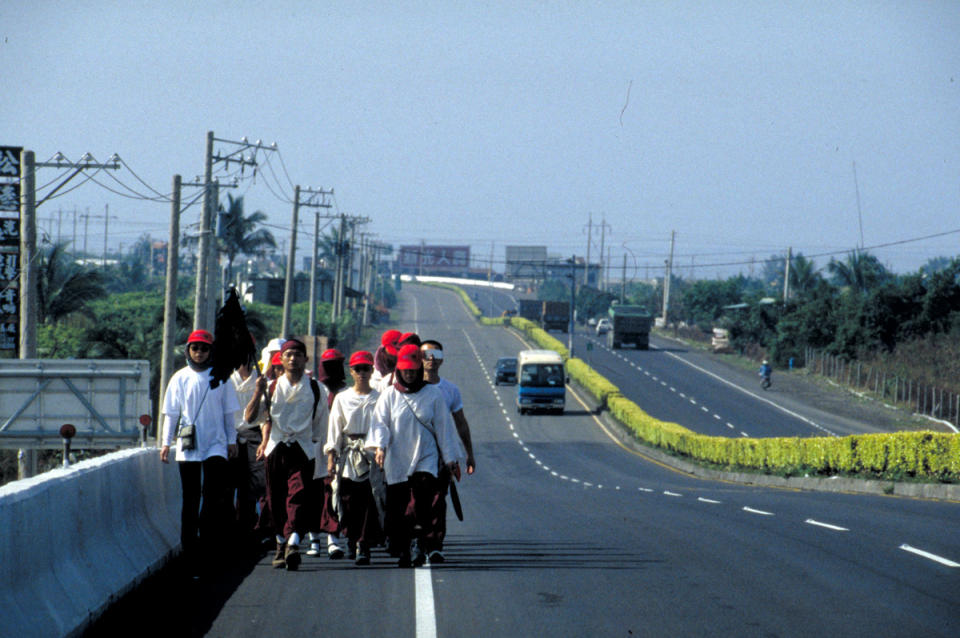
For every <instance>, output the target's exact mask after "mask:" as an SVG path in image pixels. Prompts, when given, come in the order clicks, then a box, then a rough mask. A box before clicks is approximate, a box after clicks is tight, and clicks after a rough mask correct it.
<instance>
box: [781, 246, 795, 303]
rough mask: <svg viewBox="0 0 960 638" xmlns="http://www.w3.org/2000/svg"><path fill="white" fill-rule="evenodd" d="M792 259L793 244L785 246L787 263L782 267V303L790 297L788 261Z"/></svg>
mask: <svg viewBox="0 0 960 638" xmlns="http://www.w3.org/2000/svg"><path fill="white" fill-rule="evenodd" d="M791 261H793V246H790V247H789V248H787V263H786V264H785V265H784V268H783V303H787V300H789V299H790V262H791Z"/></svg>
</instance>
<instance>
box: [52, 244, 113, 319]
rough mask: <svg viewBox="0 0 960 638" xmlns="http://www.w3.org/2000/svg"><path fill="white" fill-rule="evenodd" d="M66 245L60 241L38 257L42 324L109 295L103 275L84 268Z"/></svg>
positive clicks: (60, 317) (79, 309)
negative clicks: (72, 257)
mask: <svg viewBox="0 0 960 638" xmlns="http://www.w3.org/2000/svg"><path fill="white" fill-rule="evenodd" d="M66 245H67V244H66V242H57V243H55V244H53V245H52V246H51V247H50V248H49V250H46V251H41V252H40V254H39V267H38V269H37V270H38V277H37V319H38V320H39V321H40V323H41V324H47V323H56V322H58V321H60V319H62V318H64V317H66V316H67V315H70V314H72V313H75V312H79V311H81V310H83V308H84V306H86V304H87V302H89V301H93V300H94V299H100V298H102V297H106V296H107V291H106V289H105V288H104V286H103V278H102V277H101V276H100V273H99V272H98V271H96V270H93V269H92V268H87V267H85V266H81V265H79V264H77V263H75V262H73V261H71V259H70V257H69V256H68V255H67V252H66Z"/></svg>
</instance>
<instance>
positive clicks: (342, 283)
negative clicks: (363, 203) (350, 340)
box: [331, 213, 370, 321]
mask: <svg viewBox="0 0 960 638" xmlns="http://www.w3.org/2000/svg"><path fill="white" fill-rule="evenodd" d="M369 221H370V218H369V217H359V216H355V215H351V216H347V215H346V214H343V213H341V214H340V231H339V233H338V236H337V274H336V280H335V282H334V291H333V298H334V303H333V311H332V313H333V317H331V319H332V320H333V321H336V320H337V319H338V318H339V317H340V315H341V314H343V312H344V311H345V310H346V302H345V298H346V295H345V290H344V289H345V287H346V286H348V285H349V283H348V282H349V281H350V279H351V265H350V252H351V251H352V250H353V248H352V246H351V247H350V250H348V244H347V241H346V235H347V224H349V225H350V231H351V234H352V233H353V231H354V226H355V224H366V223H368V222H369Z"/></svg>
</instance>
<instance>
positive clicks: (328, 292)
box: [244, 271, 333, 306]
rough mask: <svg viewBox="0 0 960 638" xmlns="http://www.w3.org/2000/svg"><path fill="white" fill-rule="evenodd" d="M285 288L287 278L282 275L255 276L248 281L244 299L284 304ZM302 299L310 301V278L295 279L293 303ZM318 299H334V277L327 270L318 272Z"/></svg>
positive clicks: (274, 304)
mask: <svg viewBox="0 0 960 638" xmlns="http://www.w3.org/2000/svg"><path fill="white" fill-rule="evenodd" d="M285 288H286V280H285V279H283V278H281V277H254V278H252V279H250V280H249V281H248V282H246V286H245V287H244V299H245V300H247V301H253V302H255V303H265V304H270V305H271V306H282V305H283V294H284V289H285ZM302 301H310V279H309V278H300V279H297V278H295V279H294V280H293V303H300V302H302ZM317 301H318V302H320V303H323V302H331V301H333V279H332V278H331V276H330V273H328V272H326V271H321V272H318V273H317Z"/></svg>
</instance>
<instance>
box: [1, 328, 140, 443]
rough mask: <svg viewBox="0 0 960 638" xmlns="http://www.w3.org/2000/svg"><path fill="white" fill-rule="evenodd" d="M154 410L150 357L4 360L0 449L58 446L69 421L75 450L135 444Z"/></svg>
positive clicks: (2, 362) (2, 368)
mask: <svg viewBox="0 0 960 638" xmlns="http://www.w3.org/2000/svg"><path fill="white" fill-rule="evenodd" d="M3 336H4V337H5V336H6V335H3ZM149 413H150V363H149V362H148V361H143V360H135V361H128V360H120V359H118V360H110V359H0V448H47V449H59V448H60V447H61V445H62V441H61V437H60V427H61V426H62V425H63V424H64V423H71V424H73V425H75V426H76V428H77V434H76V436H75V437H74V438H73V443H72V445H73V448H74V449H80V448H108V447H116V446H118V445H130V444H132V443H136V442H137V441H139V440H140V431H141V430H140V417H141V416H142V415H145V414H149Z"/></svg>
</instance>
